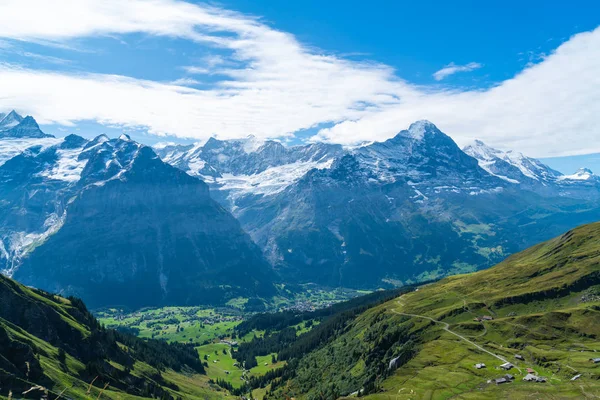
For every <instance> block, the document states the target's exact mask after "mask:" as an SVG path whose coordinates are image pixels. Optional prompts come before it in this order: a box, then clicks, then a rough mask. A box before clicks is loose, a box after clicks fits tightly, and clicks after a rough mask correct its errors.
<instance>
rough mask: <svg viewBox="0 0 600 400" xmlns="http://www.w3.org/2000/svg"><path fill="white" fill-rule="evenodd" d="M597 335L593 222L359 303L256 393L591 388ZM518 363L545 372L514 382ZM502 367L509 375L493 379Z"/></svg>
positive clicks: (474, 395)
mask: <svg viewBox="0 0 600 400" xmlns="http://www.w3.org/2000/svg"><path fill="white" fill-rule="evenodd" d="M483 316H486V317H489V318H491V319H490V320H487V319H486V320H482V321H476V320H475V319H477V318H481V317H483ZM598 337H600V223H596V224H591V225H586V226H583V227H580V228H577V229H575V230H572V231H569V232H567V233H565V234H564V235H562V236H560V237H558V238H556V239H553V240H550V241H548V242H546V243H542V244H540V245H537V246H535V247H532V248H530V249H528V250H526V251H524V252H521V253H519V254H516V255H513V256H512V257H510V258H508V259H507V260H505V261H504V262H502V263H500V264H498V265H496V266H495V267H493V268H491V269H488V270H485V271H480V272H477V273H473V274H468V275H459V276H453V277H449V278H446V279H443V280H441V281H439V282H436V283H433V284H429V285H425V286H422V287H420V288H419V289H417V290H415V291H412V292H410V293H406V294H404V295H402V296H400V297H398V298H396V299H394V300H391V301H388V302H386V303H384V304H382V305H380V306H377V307H374V308H372V309H369V310H367V311H366V312H364V313H363V314H361V315H360V316H359V317H358V318H356V319H354V320H353V321H352V322H350V323H348V324H347V325H346V326H344V327H342V328H340V329H339V331H338V335H336V337H335V339H333V340H331V341H329V342H328V343H327V345H325V346H322V347H320V348H319V349H317V350H314V351H312V352H310V353H309V354H307V355H305V356H304V357H302V358H300V359H299V360H296V363H297V364H296V367H295V371H294V373H293V377H291V379H287V380H283V379H279V380H277V379H275V380H274V381H272V382H271V386H270V390H268V391H267V395H266V397H267V398H270V399H276V398H283V397H284V396H289V397H295V398H306V399H321V398H325V399H332V398H338V397H342V398H344V397H357V396H362V397H365V398H368V399H394V400H396V399H398V400H400V399H449V398H453V399H489V398H502V399H504V398H510V399H526V398H527V399H529V398H544V399H570V398H572V399H581V398H597V395H598V393H600V363H597V364H595V363H593V362H592V360H591V359H593V358H597V357H600V340H598ZM516 356H521V358H522V360H521V359H517V358H516ZM394 359H395V362H392V360H394ZM505 362H510V363H512V364H514V366H515V367H514V368H512V369H511V370H510V371H504V370H502V369H500V368H499V366H500V365H501V364H503V363H505ZM477 363H484V364H486V367H485V368H482V369H477V368H476V367H475V364H477ZM390 364H391V365H390ZM528 368H530V369H531V370H533V371H534V372H533V375H535V376H537V377H543V378H545V380H546V382H543V383H542V382H526V381H523V378H524V377H525V376H526V375H527V369H528ZM507 373H509V374H511V375H513V376H514V380H509V381H510V382H508V383H503V384H496V383H495V382H494V381H493V380H494V379H497V378H502V377H504V375H505V374H507ZM578 375H579V377H578V378H577V379H575V380H572V379H573V378H574V377H576V376H578ZM489 381H492V382H489ZM594 396H596V397H594Z"/></svg>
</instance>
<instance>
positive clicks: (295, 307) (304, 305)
mask: <svg viewBox="0 0 600 400" xmlns="http://www.w3.org/2000/svg"><path fill="white" fill-rule="evenodd" d="M331 304H333V303H326V304H324V305H323V308H326V307H329V306H330V305H331ZM316 309H317V307H315V305H314V304H313V303H311V302H310V301H308V300H304V301H302V300H298V301H296V303H295V304H292V305H290V306H286V307H281V308H280V309H279V311H301V312H304V311H315V310H316Z"/></svg>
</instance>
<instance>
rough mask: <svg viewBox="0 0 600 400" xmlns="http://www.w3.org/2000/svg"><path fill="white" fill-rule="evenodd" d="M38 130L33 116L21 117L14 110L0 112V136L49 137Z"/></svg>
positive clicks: (49, 136)
mask: <svg viewBox="0 0 600 400" xmlns="http://www.w3.org/2000/svg"><path fill="white" fill-rule="evenodd" d="M51 137H54V136H52V135H47V134H45V133H44V132H42V131H41V130H40V127H39V126H38V124H37V122H36V121H35V119H33V117H31V116H27V117H25V118H23V117H22V116H20V115H19V114H17V113H16V112H15V111H14V110H13V111H11V112H10V113H8V114H7V115H4V116H3V115H1V114H0V138H38V139H40V138H51Z"/></svg>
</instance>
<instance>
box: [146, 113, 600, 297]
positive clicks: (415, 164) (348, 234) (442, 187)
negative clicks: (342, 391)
mask: <svg viewBox="0 0 600 400" xmlns="http://www.w3.org/2000/svg"><path fill="white" fill-rule="evenodd" d="M156 151H157V153H158V155H159V156H160V157H161V158H162V159H163V160H164V161H165V162H167V163H170V164H172V165H174V166H176V167H178V168H180V169H182V170H184V171H186V172H187V173H188V174H190V175H193V176H198V177H200V178H201V179H203V180H204V181H205V182H207V183H208V184H209V186H210V187H211V189H212V190H211V193H212V195H213V196H214V198H215V199H216V200H217V201H219V202H220V203H221V204H222V205H223V206H224V207H226V208H227V209H229V210H230V211H231V213H232V214H233V215H234V216H235V217H236V218H238V220H239V221H240V222H241V224H242V227H243V228H244V229H245V230H246V231H247V232H248V233H249V234H250V235H251V237H252V239H253V240H254V241H255V242H256V243H257V244H258V245H259V246H260V247H261V248H262V249H263V252H264V254H265V256H266V257H267V259H268V260H269V262H270V263H271V264H272V265H273V266H274V268H275V269H276V271H277V272H278V273H279V274H280V275H281V276H282V277H283V279H284V280H294V281H300V282H318V283H322V284H326V285H332V286H338V285H341V286H354V287H361V286H362V287H364V286H369V287H378V286H381V285H385V283H386V282H392V283H406V282H411V281H415V280H422V279H430V278H434V277H438V276H441V275H445V274H448V273H455V272H466V271H472V270H476V269H480V268H483V267H487V266H490V265H493V264H494V263H496V262H498V261H500V260H502V259H503V258H504V257H506V256H507V255H508V254H511V253H514V252H516V251H519V250H521V249H523V248H525V247H527V246H529V245H532V244H534V243H537V242H539V241H541V240H545V239H548V238H550V237H552V236H554V235H556V234H558V233H560V232H562V231H564V230H566V229H569V228H572V227H574V226H576V225H578V224H581V223H586V222H591V221H595V220H597V219H598V218H599V217H600V210H599V209H598V201H599V199H600V191H599V190H598V189H599V188H600V181H599V180H598V177H597V176H596V175H593V174H592V173H591V172H589V171H587V170H586V171H583V172H582V171H579V172H577V173H576V174H575V175H571V176H566V175H563V174H561V173H560V172H558V171H555V170H552V169H551V168H549V167H548V166H546V165H544V164H543V163H541V162H540V161H538V160H536V159H533V158H530V157H526V156H524V155H522V154H520V153H516V152H502V151H499V150H495V149H492V148H490V147H488V146H486V145H485V144H484V143H482V142H481V141H476V142H475V143H474V144H472V145H470V146H467V147H465V148H464V149H460V148H459V147H458V146H457V145H456V143H455V142H454V141H453V140H452V139H451V138H450V137H449V136H447V135H445V134H444V133H442V132H441V131H440V130H439V129H437V127H436V126H435V125H434V124H432V123H430V122H428V121H418V122H416V123H414V124H412V125H411V126H410V127H409V128H408V129H407V130H403V131H401V132H399V133H398V134H397V135H396V136H395V137H393V138H391V139H389V140H387V141H385V142H381V143H379V142H376V143H371V144H368V145H365V146H361V147H356V148H343V147H341V146H339V145H335V144H326V143H313V144H308V145H300V146H290V147H286V146H283V145H282V144H280V143H278V142H274V141H260V140H257V139H256V138H254V137H249V138H247V139H243V140H223V141H220V140H217V139H214V138H213V139H210V140H209V141H208V142H206V143H205V144H204V145H200V144H197V145H187V146H177V145H168V146H157V147H156Z"/></svg>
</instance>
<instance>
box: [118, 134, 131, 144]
mask: <svg viewBox="0 0 600 400" xmlns="http://www.w3.org/2000/svg"><path fill="white" fill-rule="evenodd" d="M119 140H125V141H128V142H129V141H131V137H130V136H129V135H128V134H126V133H121V135H120V136H119Z"/></svg>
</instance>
